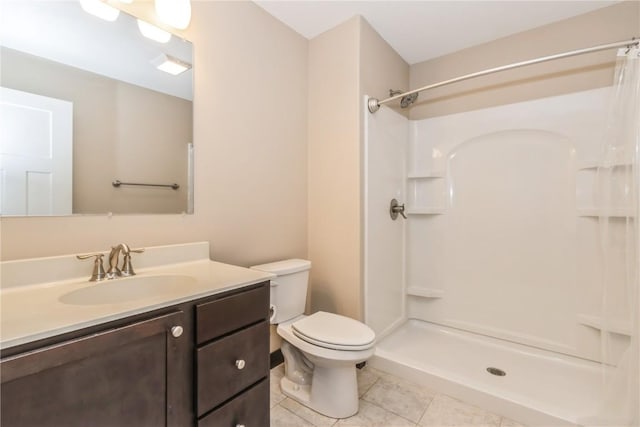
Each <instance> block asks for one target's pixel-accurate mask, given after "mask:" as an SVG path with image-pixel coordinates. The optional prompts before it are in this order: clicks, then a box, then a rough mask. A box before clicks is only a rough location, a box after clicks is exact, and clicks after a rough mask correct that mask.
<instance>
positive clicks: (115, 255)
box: [106, 243, 144, 279]
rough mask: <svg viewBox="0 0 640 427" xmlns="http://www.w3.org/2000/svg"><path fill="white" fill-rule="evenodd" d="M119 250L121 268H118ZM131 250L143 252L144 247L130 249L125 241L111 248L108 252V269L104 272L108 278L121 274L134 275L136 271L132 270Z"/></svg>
mask: <svg viewBox="0 0 640 427" xmlns="http://www.w3.org/2000/svg"><path fill="white" fill-rule="evenodd" d="M121 252H122V269H120V268H118V261H119V259H120V253H121ZM131 252H135V253H141V252H144V249H131V248H129V245H127V244H126V243H120V244H119V245H117V246H113V247H112V248H111V252H110V253H109V270H107V274H106V275H107V278H108V279H114V278H116V277H121V276H135V274H136V272H135V271H133V266H132V265H131Z"/></svg>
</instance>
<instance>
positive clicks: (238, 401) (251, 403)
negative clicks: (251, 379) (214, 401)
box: [198, 379, 269, 427]
mask: <svg viewBox="0 0 640 427" xmlns="http://www.w3.org/2000/svg"><path fill="white" fill-rule="evenodd" d="M239 425H242V426H246V427H265V426H268V425H269V381H268V380H267V379H264V380H263V381H262V382H260V383H258V384H256V385H255V386H253V387H251V389H249V390H247V391H246V392H245V393H242V394H241V395H240V396H238V397H236V398H235V399H233V400H232V401H230V402H228V403H226V404H225V405H223V406H221V407H220V408H218V409H216V410H215V411H213V412H212V413H210V414H209V415H207V416H206V417H204V418H202V419H201V420H200V421H198V427H236V426H239Z"/></svg>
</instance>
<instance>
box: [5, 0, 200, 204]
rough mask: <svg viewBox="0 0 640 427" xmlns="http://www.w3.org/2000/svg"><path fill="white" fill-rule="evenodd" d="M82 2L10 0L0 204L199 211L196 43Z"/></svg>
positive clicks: (6, 23)
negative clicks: (172, 69)
mask: <svg viewBox="0 0 640 427" xmlns="http://www.w3.org/2000/svg"><path fill="white" fill-rule="evenodd" d="M84 2H85V0H83V3H84ZM80 3H81V2H78V1H37V0H8V1H3V5H2V14H0V91H1V92H0V141H2V144H0V191H1V196H0V200H1V203H0V213H1V214H2V215H3V216H7V215H16V216H23V215H39V216H41V215H70V214H105V213H123V214H125V213H126V214H130V213H144V214H149V213H182V212H189V213H192V206H193V197H192V194H193V192H192V188H193V187H192V182H191V181H192V176H193V173H192V172H193V171H192V164H193V146H192V144H191V143H192V140H193V136H192V135H193V118H192V117H193V113H192V110H193V105H192V104H193V103H192V100H193V75H192V74H193V71H192V69H191V64H192V62H193V59H192V45H191V43H189V42H188V41H186V40H183V39H180V38H179V37H177V36H176V35H173V34H169V33H167V32H163V31H162V30H160V31H159V32H158V30H159V29H158V28H157V27H152V28H151V31H156V33H158V35H159V36H160V37H164V38H166V37H167V36H168V37H170V40H168V41H167V42H159V41H155V40H151V39H149V38H147V37H145V36H143V34H142V30H143V29H145V31H146V30H147V29H148V27H145V23H140V22H139V20H137V19H136V18H134V17H132V16H130V15H127V14H126V13H124V12H122V11H119V13H118V16H117V17H116V19H115V20H113V21H107V20H104V19H100V18H98V17H96V16H94V15H91V14H89V13H87V12H85V10H83V6H82V5H81V4H80ZM167 59H168V60H170V61H172V62H170V63H169V64H168V65H172V66H183V70H184V69H185V68H186V70H185V71H182V72H180V73H179V74H177V75H173V74H169V73H168V72H164V71H161V70H160V69H159V68H157V67H158V66H159V64H161V63H162V60H167ZM165 65H167V64H165ZM177 71H180V70H177ZM118 182H119V183H121V184H120V185H118ZM137 184H143V185H137ZM174 184H177V185H174Z"/></svg>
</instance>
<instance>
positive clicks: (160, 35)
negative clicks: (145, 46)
mask: <svg viewBox="0 0 640 427" xmlns="http://www.w3.org/2000/svg"><path fill="white" fill-rule="evenodd" d="M138 29H139V30H140V32H141V33H142V35H143V36H145V37H146V38H148V39H151V40H155V41H157V42H158V43H166V42H168V41H169V40H171V33H170V32H168V31H165V30H163V29H162V28H158V27H156V26H155V25H151V24H149V23H148V22H145V21H141V20H139V19H138Z"/></svg>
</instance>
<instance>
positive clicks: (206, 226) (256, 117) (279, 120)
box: [0, 2, 307, 266]
mask: <svg viewBox="0 0 640 427" xmlns="http://www.w3.org/2000/svg"><path fill="white" fill-rule="evenodd" d="M143 6H149V4H143ZM193 12H194V13H193V21H192V24H191V26H190V27H189V29H188V30H187V31H186V32H185V34H186V37H187V38H188V39H190V40H191V41H193V43H194V53H195V59H194V77H195V96H194V146H195V151H196V160H195V214H194V215H184V216H183V215H114V216H113V217H112V218H109V217H107V216H75V217H58V218H2V219H0V224H1V233H2V234H1V240H2V242H1V244H2V259H4V260H10V259H18V258H27V257H38V256H50V255H58V254H68V253H81V252H90V251H95V250H105V249H106V248H108V247H109V245H113V244H115V243H118V242H127V243H129V244H130V245H132V246H143V247H144V246H151V245H160V244H170V243H180V242H189V241H201V240H208V241H209V242H210V243H211V248H212V249H211V257H212V258H213V259H216V260H220V261H224V262H230V263H233V264H238V265H245V266H248V265H252V264H257V263H262V262H267V261H271V260H276V259H282V258H287V257H302V258H304V257H306V256H307V235H306V234H307V229H306V224H307V183H306V180H307V144H306V138H307V126H306V121H307V111H306V103H305V100H306V97H307V41H306V40H305V39H304V38H303V37H301V36H299V35H298V34H296V33H295V32H294V31H292V30H290V29H288V28H287V27H285V26H284V25H283V24H281V23H280V22H279V21H277V20H276V19H275V18H273V17H271V16H270V15H268V14H267V13H266V12H264V11H263V10H262V9H260V8H259V7H257V6H256V5H254V4H253V3H250V2H193ZM240 23H241V24H240Z"/></svg>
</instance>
